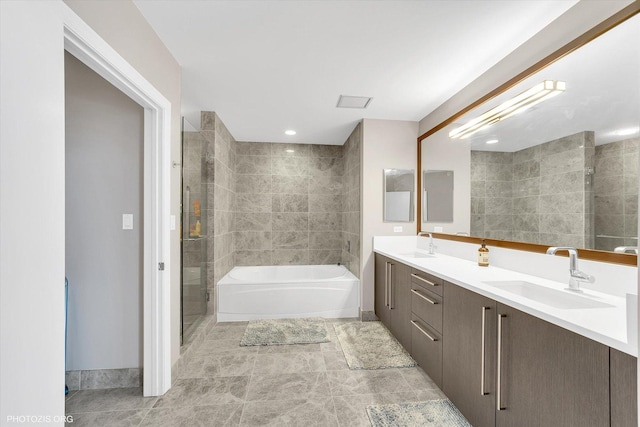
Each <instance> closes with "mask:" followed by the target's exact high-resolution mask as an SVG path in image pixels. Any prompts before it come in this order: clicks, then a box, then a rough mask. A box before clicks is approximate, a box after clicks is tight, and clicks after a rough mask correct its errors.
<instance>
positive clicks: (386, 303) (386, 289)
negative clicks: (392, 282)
mask: <svg viewBox="0 0 640 427" xmlns="http://www.w3.org/2000/svg"><path fill="white" fill-rule="evenodd" d="M384 306H385V307H389V263H388V262H385V263H384Z"/></svg>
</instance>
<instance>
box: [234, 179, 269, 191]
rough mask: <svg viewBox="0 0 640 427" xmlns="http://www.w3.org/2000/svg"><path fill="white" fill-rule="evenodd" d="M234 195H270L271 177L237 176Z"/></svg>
mask: <svg viewBox="0 0 640 427" xmlns="http://www.w3.org/2000/svg"><path fill="white" fill-rule="evenodd" d="M236 193H250V194H266V193H271V175H238V176H237V177H236Z"/></svg>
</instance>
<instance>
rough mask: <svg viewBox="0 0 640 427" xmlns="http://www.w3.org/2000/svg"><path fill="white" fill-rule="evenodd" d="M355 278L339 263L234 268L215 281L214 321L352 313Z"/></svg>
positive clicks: (357, 304) (356, 294)
mask: <svg viewBox="0 0 640 427" xmlns="http://www.w3.org/2000/svg"><path fill="white" fill-rule="evenodd" d="M359 308H360V280H358V278H357V277H356V276H354V275H353V274H352V273H351V272H350V271H349V270H347V269H346V268H345V267H344V266H341V265H284V266H265V267H235V268H233V269H232V270H231V271H230V272H229V273H227V275H226V276H224V277H223V278H222V279H220V281H219V282H218V322H233V321H242V320H254V319H278V318H291V317H327V318H330V317H358V316H359Z"/></svg>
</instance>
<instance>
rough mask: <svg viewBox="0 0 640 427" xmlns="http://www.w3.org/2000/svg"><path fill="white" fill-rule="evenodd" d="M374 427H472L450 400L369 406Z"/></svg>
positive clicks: (368, 412) (368, 410)
mask: <svg viewBox="0 0 640 427" xmlns="http://www.w3.org/2000/svg"><path fill="white" fill-rule="evenodd" d="M367 414H368V415H369V421H371V425H372V426H373V427H414V426H425V427H471V424H469V422H468V421H467V420H466V419H465V418H464V416H463V415H462V414H461V413H460V411H458V408H456V407H455V406H453V403H451V401H450V400H448V399H444V400H429V401H426V402H408V403H393V404H389V405H369V406H367Z"/></svg>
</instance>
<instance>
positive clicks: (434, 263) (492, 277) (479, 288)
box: [374, 239, 638, 357]
mask: <svg viewBox="0 0 640 427" xmlns="http://www.w3.org/2000/svg"><path fill="white" fill-rule="evenodd" d="M374 252H376V253H379V254H381V255H384V256H387V257H389V258H392V259H395V260H396V261H398V262H401V263H403V264H406V265H409V266H411V267H414V268H416V269H418V270H422V271H424V272H427V273H431V274H434V275H436V276H438V277H441V278H443V279H444V280H446V281H448V282H451V283H454V284H456V285H458V286H461V287H463V288H465V289H468V290H470V291H473V292H476V293H478V294H481V295H484V296H486V297H488V298H491V299H494V300H496V301H498V302H500V303H503V304H506V305H508V306H510V307H513V308H516V309H518V310H520V311H523V312H525V313H528V314H530V315H532V316H535V317H538V318H540V319H543V320H546V321H547V322H550V323H552V324H554V325H557V326H560V327H562V328H565V329H568V330H570V331H572V332H575V333H577V334H580V335H582V336H585V337H587V338H590V339H592V340H594V341H597V342H599V343H601V344H604V345H607V346H610V347H613V348H615V349H617V350H620V351H623V352H625V353H627V354H630V355H633V356H636V357H637V356H638V348H637V338H636V337H637V321H636V318H637V315H636V313H637V306H638V305H637V304H638V301H637V295H631V294H628V295H627V296H626V298H625V297H620V296H615V295H611V294H606V293H602V292H597V291H594V290H589V289H584V293H583V294H581V295H582V296H584V298H588V299H590V300H592V301H599V302H602V303H605V304H608V305H610V306H611V307H605V308H557V307H552V306H550V305H547V304H544V303H541V302H538V301H535V300H533V299H529V298H526V297H523V296H520V295H517V294H515V293H511V292H507V291H504V290H502V289H499V288H497V287H495V286H491V285H489V284H487V283H485V282H491V281H517V280H521V281H526V282H530V283H534V284H536V285H539V286H543V287H547V288H551V289H555V290H558V291H562V292H566V293H567V294H573V293H572V292H571V291H565V290H564V289H565V288H566V287H567V283H568V279H569V274H568V273H567V283H560V282H555V281H552V280H547V279H544V278H540V277H537V276H531V275H528V274H523V273H519V272H516V271H511V270H507V269H504V268H498V267H494V266H491V265H490V266H489V267H480V266H478V265H477V263H475V262H471V261H467V260H464V259H461V258H456V257H453V256H448V255H443V254H438V253H436V254H435V256H433V257H429V258H415V257H410V256H406V255H403V254H408V253H412V252H418V253H423V254H428V252H426V251H424V250H421V249H417V248H411V247H406V246H404V247H402V249H400V248H399V247H398V246H397V245H394V244H388V241H379V240H375V239H374ZM567 264H568V261H567ZM445 298H446V296H445ZM445 304H446V301H445Z"/></svg>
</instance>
